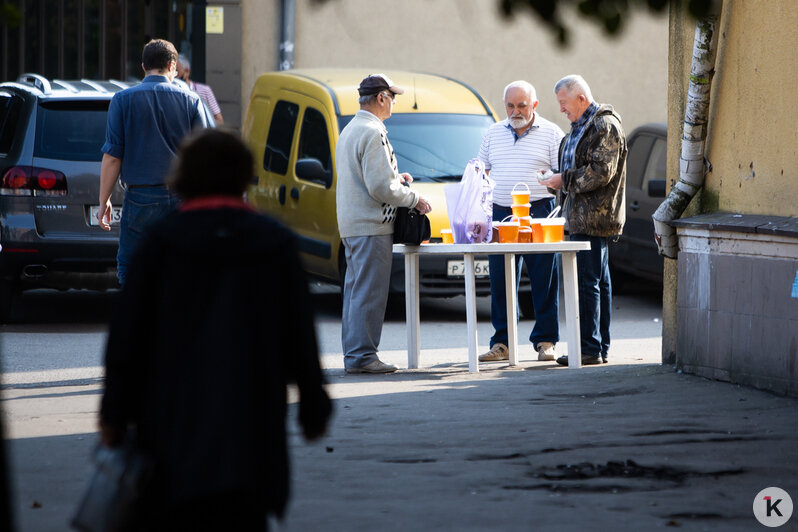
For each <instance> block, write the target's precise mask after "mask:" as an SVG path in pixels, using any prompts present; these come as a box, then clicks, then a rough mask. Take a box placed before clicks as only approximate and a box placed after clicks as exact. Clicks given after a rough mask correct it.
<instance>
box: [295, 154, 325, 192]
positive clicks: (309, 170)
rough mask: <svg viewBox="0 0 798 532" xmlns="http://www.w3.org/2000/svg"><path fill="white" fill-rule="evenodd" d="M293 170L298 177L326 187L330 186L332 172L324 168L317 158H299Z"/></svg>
mask: <svg viewBox="0 0 798 532" xmlns="http://www.w3.org/2000/svg"><path fill="white" fill-rule="evenodd" d="M295 171H296V176H297V177H298V178H299V179H304V180H305V181H312V182H314V183H319V184H320V185H324V186H325V187H326V188H330V186H332V173H331V172H328V171H327V170H325V169H324V166H323V165H322V164H321V161H319V160H318V159H299V160H298V161H297V162H296V168H295Z"/></svg>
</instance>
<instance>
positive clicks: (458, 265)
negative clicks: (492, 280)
mask: <svg viewBox="0 0 798 532" xmlns="http://www.w3.org/2000/svg"><path fill="white" fill-rule="evenodd" d="M446 275H448V276H449V277H463V276H465V262H464V261H462V260H450V261H448V262H447V264H446ZM488 275H490V269H489V267H488V261H486V260H475V261H474V276H475V277H487V276H488Z"/></svg>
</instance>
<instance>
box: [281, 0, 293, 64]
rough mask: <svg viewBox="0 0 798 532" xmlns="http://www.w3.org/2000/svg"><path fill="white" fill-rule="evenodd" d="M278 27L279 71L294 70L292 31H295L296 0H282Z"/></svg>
mask: <svg viewBox="0 0 798 532" xmlns="http://www.w3.org/2000/svg"><path fill="white" fill-rule="evenodd" d="M282 11H283V12H282V15H283V18H282V26H281V27H280V70H291V69H292V68H294V31H295V30H296V0H283V10H282Z"/></svg>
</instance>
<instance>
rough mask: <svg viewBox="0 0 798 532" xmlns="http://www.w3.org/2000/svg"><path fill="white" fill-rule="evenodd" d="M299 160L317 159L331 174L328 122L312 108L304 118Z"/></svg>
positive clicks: (307, 110)
mask: <svg viewBox="0 0 798 532" xmlns="http://www.w3.org/2000/svg"><path fill="white" fill-rule="evenodd" d="M297 159H298V160H299V159H316V160H317V161H319V162H320V163H321V166H322V167H323V168H324V171H325V172H329V171H330V169H331V167H332V157H331V155H330V138H329V137H328V135H327V121H326V120H325V119H324V115H322V114H321V112H319V111H318V110H316V109H313V108H312V107H308V108H307V109H305V116H304V117H302V129H301V130H300V132H299V152H298V154H297Z"/></svg>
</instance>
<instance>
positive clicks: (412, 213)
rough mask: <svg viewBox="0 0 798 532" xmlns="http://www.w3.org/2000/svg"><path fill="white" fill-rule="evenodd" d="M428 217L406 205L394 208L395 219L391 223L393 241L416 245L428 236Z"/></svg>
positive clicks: (427, 238)
mask: <svg viewBox="0 0 798 532" xmlns="http://www.w3.org/2000/svg"><path fill="white" fill-rule="evenodd" d="M430 234H431V232H430V226H429V218H427V215H426V214H421V213H420V212H418V211H417V210H416V209H410V208H408V207H397V208H396V220H394V224H393V243H394V244H411V245H414V246H417V245H419V244H421V243H422V242H423V241H424V240H429V237H430Z"/></svg>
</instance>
